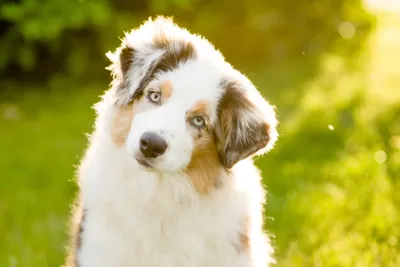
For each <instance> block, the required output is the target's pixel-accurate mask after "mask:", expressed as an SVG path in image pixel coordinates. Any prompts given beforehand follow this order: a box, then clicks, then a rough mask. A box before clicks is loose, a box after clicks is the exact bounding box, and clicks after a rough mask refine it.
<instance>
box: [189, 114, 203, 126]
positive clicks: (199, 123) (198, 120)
mask: <svg viewBox="0 0 400 267" xmlns="http://www.w3.org/2000/svg"><path fill="white" fill-rule="evenodd" d="M190 123H191V124H192V125H193V126H195V127H197V128H202V127H204V125H205V121H204V119H203V118H202V117H200V116H195V117H193V119H192V120H191V121H190Z"/></svg>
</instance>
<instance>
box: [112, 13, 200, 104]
mask: <svg viewBox="0 0 400 267" xmlns="http://www.w3.org/2000/svg"><path fill="white" fill-rule="evenodd" d="M189 37H190V35H189V33H188V32H186V31H184V30H182V29H180V28H179V27H178V26H176V25H175V24H174V23H173V21H172V19H169V18H164V17H158V18H157V19H156V20H154V21H153V20H151V19H149V20H148V21H146V22H145V23H144V24H143V25H142V26H140V27H139V28H137V29H134V30H132V31H131V32H129V33H126V34H125V37H124V39H123V40H122V45H121V47H119V48H118V49H117V50H116V51H115V52H114V53H111V52H109V53H107V57H108V58H109V59H110V61H111V65H110V66H109V67H108V69H109V70H111V72H112V74H113V82H112V87H113V90H114V92H115V94H116V102H117V104H122V105H123V104H127V103H129V101H132V100H133V99H134V98H136V97H140V96H141V95H142V93H143V90H144V88H145V87H146V86H147V84H148V83H149V82H150V81H151V80H152V79H153V78H154V77H155V74H156V73H157V72H160V71H163V72H166V71H170V70H173V69H175V68H177V67H178V66H179V64H181V63H182V62H185V61H187V60H189V59H193V58H194V57H195V54H196V53H195V49H194V47H193V45H192V43H191V42H190V38H189Z"/></svg>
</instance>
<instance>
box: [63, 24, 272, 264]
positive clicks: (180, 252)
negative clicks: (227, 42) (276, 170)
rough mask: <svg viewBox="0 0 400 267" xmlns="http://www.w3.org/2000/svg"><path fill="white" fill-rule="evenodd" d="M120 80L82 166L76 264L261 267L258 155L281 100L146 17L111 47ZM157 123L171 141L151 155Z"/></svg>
mask: <svg viewBox="0 0 400 267" xmlns="http://www.w3.org/2000/svg"><path fill="white" fill-rule="evenodd" d="M108 57H109V58H110V60H111V62H112V64H111V66H110V70H111V71H112V74H113V81H112V83H111V87H110V89H109V90H108V91H107V92H106V93H105V95H104V96H103V97H102V99H101V101H100V102H99V103H98V104H97V105H96V108H95V109H96V112H97V118H96V123H95V127H94V132H93V134H92V135H91V137H90V140H89V147H88V148H87V151H86V153H85V156H84V158H83V160H82V162H81V165H80V168H79V186H80V194H79V197H78V201H77V206H76V210H75V214H74V216H73V218H74V221H73V226H74V227H73V231H72V238H71V240H72V242H71V249H70V257H69V259H68V263H67V265H68V266H71V267H72V266H74V267H115V266H118V267H153V266H154V267H155V266H163V267H177V266H186V267H206V266H207V267H265V266H268V265H269V264H270V263H272V262H273V259H272V256H271V255H272V252H273V250H272V248H271V246H270V243H269V239H268V237H267V236H266V235H265V234H264V233H263V204H264V198H265V195H264V190H263V187H262V184H261V179H260V175H259V171H258V170H257V168H256V167H255V166H254V164H253V162H252V156H253V155H255V154H261V153H263V152H266V151H268V150H269V149H271V148H272V146H273V144H274V142H275V140H276V139H277V132H276V125H277V121H276V118H275V113H274V109H273V107H272V106H271V105H270V104H269V103H268V102H267V101H266V100H265V99H264V98H263V97H262V96H261V95H260V93H259V92H258V91H257V90H256V88H255V87H254V85H253V84H252V83H251V82H250V81H249V80H248V79H247V78H246V77H245V76H244V75H242V74H241V73H240V72H238V71H237V70H235V69H234V68H233V67H232V66H231V65H230V64H228V63H227V62H226V61H225V59H224V57H223V56H222V55H221V54H220V53H219V52H218V51H217V50H216V49H215V48H214V47H213V46H212V45H211V44H210V43H209V42H208V41H206V40H205V39H203V38H202V37H200V36H197V35H193V34H191V33H189V32H188V31H186V30H184V29H182V28H180V27H178V26H177V25H175V24H174V23H173V22H172V21H171V20H170V19H166V18H163V17H158V18H157V19H156V20H151V19H150V20H148V21H146V22H145V23H144V24H143V25H142V26H141V27H139V28H138V29H135V30H133V31H132V32H130V33H127V34H126V36H125V38H124V39H123V40H122V45H121V46H120V47H119V48H118V49H117V50H116V51H115V52H114V53H109V54H108ZM147 132H152V133H155V134H157V135H158V136H159V137H160V138H162V139H163V140H165V142H166V144H167V149H166V151H165V153H164V154H162V155H160V156H158V157H156V158H152V159H149V158H145V157H144V156H143V153H141V149H140V143H141V137H142V136H143V134H144V133H147Z"/></svg>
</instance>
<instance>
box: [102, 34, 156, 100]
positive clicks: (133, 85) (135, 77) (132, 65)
mask: <svg viewBox="0 0 400 267" xmlns="http://www.w3.org/2000/svg"><path fill="white" fill-rule="evenodd" d="M149 52H150V51H149ZM151 52H152V53H147V54H146V53H140V51H138V50H135V49H134V48H133V47H132V46H131V45H130V44H128V42H127V41H126V40H124V41H123V43H122V45H121V47H119V48H118V49H117V50H116V51H115V52H114V53H111V52H109V53H107V57H108V58H109V59H110V61H111V65H110V66H109V67H108V70H110V71H111V73H112V75H113V81H112V88H113V90H114V94H115V98H116V102H115V103H116V104H117V105H125V104H127V103H129V102H130V101H131V100H133V99H134V98H135V97H136V96H140V95H141V93H142V92H143V89H144V87H145V86H146V85H147V83H148V82H149V81H150V79H151V78H153V74H154V70H155V66H156V63H157V61H158V60H159V58H160V57H161V55H162V53H163V51H161V50H159V49H154V50H153V51H151Z"/></svg>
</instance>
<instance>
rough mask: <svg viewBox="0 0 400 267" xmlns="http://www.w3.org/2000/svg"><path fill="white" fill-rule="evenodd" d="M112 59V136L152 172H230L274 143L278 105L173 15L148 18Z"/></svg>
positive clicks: (129, 35) (115, 141) (130, 34)
mask: <svg viewBox="0 0 400 267" xmlns="http://www.w3.org/2000/svg"><path fill="white" fill-rule="evenodd" d="M108 57H109V58H110V60H111V61H112V65H111V66H110V70H111V71H112V72H113V75H114V80H113V82H112V88H111V89H110V90H111V92H112V99H113V105H114V106H115V109H116V114H115V116H114V119H113V123H112V127H111V128H112V129H111V136H112V138H113V141H114V143H115V145H116V146H118V147H120V148H121V149H126V150H127V151H128V152H129V154H130V155H131V156H132V157H134V158H136V160H137V162H138V163H139V164H140V165H142V166H144V168H146V169H148V170H149V171H158V172H184V171H188V172H190V171H194V172H196V170H199V169H203V172H204V171H205V172H207V171H210V172H214V171H215V170H217V169H223V170H226V169H230V168H232V167H233V166H234V165H235V164H236V163H237V162H238V161H240V160H242V159H245V158H247V157H249V156H251V155H254V154H256V153H261V152H263V151H266V150H268V149H270V148H271V147H272V146H273V144H274V142H275V140H276V138H277V132H276V124H277V121H276V118H275V113H274V109H273V107H271V106H270V105H269V104H268V102H267V101H265V100H264V99H263V98H262V96H261V95H260V93H259V92H258V91H257V90H256V88H255V87H254V86H253V84H252V83H251V82H250V81H249V80H248V79H247V78H246V77H245V76H244V75H242V74H241V73H239V72H238V71H236V70H235V69H234V68H233V67H231V66H230V65H229V64H228V63H227V62H226V61H225V59H224V58H223V56H222V55H221V54H220V53H219V52H218V51H217V50H216V49H215V48H214V47H213V46H212V45H211V44H210V43H209V42H208V41H206V40H205V39H203V38H202V37H200V36H197V35H193V34H190V33H189V32H188V31H186V30H184V29H182V28H180V27H178V26H177V25H175V24H174V23H173V22H172V21H171V20H170V19H166V18H163V17H158V18H157V19H155V20H148V21H147V22H145V23H144V24H143V25H142V26H141V27H140V28H138V29H135V30H133V31H132V32H130V33H127V34H126V36H125V38H124V39H123V41H122V45H121V47H119V48H118V49H117V50H116V51H115V52H114V53H109V54H108ZM213 170H214V171H213ZM208 174H209V173H206V174H204V175H208ZM199 175H201V174H199Z"/></svg>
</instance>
